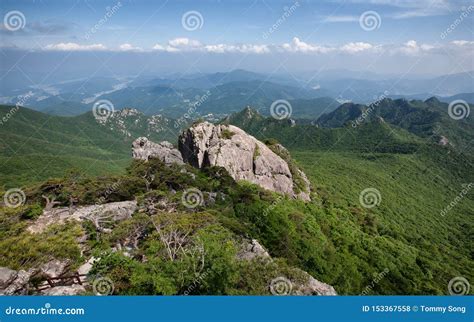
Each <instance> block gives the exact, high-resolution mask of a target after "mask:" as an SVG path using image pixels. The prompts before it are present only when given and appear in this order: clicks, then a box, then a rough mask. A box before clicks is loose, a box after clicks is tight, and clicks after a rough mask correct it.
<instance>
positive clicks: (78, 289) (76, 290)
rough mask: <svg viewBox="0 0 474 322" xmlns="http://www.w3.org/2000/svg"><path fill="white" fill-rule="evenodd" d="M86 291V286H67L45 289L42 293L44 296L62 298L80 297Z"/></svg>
mask: <svg viewBox="0 0 474 322" xmlns="http://www.w3.org/2000/svg"><path fill="white" fill-rule="evenodd" d="M85 291H86V289H85V288H84V286H82V285H79V284H73V285H67V286H55V287H52V288H48V289H45V290H43V291H41V294H42V295H53V296H62V295H79V294H82V293H84V292H85Z"/></svg>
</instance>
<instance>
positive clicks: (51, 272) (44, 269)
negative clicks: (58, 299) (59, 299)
mask: <svg viewBox="0 0 474 322" xmlns="http://www.w3.org/2000/svg"><path fill="white" fill-rule="evenodd" d="M68 266H69V261H67V260H64V261H60V260H58V259H54V260H52V261H49V262H47V263H45V264H43V265H42V266H41V267H40V271H41V273H42V274H44V275H45V276H47V277H49V278H53V277H58V276H61V275H62V274H64V273H65V272H66V270H67V268H68Z"/></svg>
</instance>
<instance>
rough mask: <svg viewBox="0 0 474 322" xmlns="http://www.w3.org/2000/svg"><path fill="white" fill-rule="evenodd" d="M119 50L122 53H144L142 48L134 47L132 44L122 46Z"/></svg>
mask: <svg viewBox="0 0 474 322" xmlns="http://www.w3.org/2000/svg"><path fill="white" fill-rule="evenodd" d="M119 49H120V50H121V51H143V49H142V48H140V47H134V46H132V45H131V44H122V45H120V47H119Z"/></svg>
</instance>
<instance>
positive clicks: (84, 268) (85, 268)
mask: <svg viewBox="0 0 474 322" xmlns="http://www.w3.org/2000/svg"><path fill="white" fill-rule="evenodd" d="M98 260H99V258H95V257H91V258H89V260H88V261H87V262H85V263H84V264H82V265H81V266H80V267H79V268H78V269H77V273H78V274H79V275H87V274H89V272H90V271H91V269H92V266H93V265H94V263H95V262H96V261H98Z"/></svg>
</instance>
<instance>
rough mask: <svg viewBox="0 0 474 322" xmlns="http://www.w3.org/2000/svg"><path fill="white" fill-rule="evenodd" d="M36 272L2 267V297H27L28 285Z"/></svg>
mask: <svg viewBox="0 0 474 322" xmlns="http://www.w3.org/2000/svg"><path fill="white" fill-rule="evenodd" d="M34 274H36V270H33V269H30V270H28V271H25V270H20V271H14V270H11V269H9V268H6V267H0V284H1V285H2V286H0V295H25V294H27V293H28V283H29V281H30V278H31V276H33V275H34Z"/></svg>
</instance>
